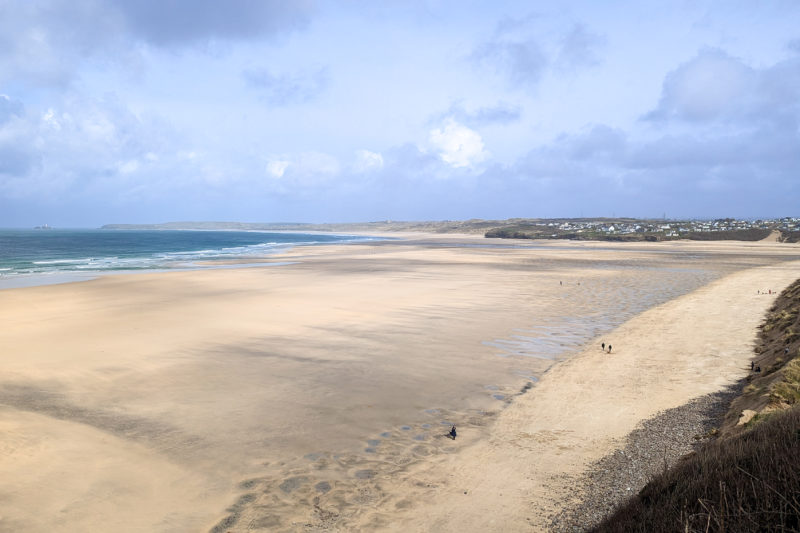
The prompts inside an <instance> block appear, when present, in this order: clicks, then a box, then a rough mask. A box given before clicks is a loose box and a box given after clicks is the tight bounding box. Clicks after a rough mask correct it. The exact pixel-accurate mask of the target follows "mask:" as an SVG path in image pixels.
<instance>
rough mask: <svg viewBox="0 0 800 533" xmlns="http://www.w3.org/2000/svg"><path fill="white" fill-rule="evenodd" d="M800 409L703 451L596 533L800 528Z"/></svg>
mask: <svg viewBox="0 0 800 533" xmlns="http://www.w3.org/2000/svg"><path fill="white" fill-rule="evenodd" d="M798 428H800V408H798V407H795V408H792V409H789V410H786V411H782V412H779V413H778V412H776V413H774V414H773V415H772V416H769V417H768V418H766V420H764V421H763V422H761V423H759V424H755V425H754V427H753V428H752V429H751V430H750V431H747V432H744V433H742V434H740V435H736V436H734V437H731V438H728V439H719V440H716V441H713V442H710V443H708V444H706V445H705V446H703V447H701V448H700V449H699V450H698V451H697V452H696V453H695V454H692V455H691V456H689V457H688V458H687V459H685V460H684V461H682V462H681V463H680V464H679V465H678V466H677V467H675V468H673V469H672V470H670V471H669V472H668V473H667V474H663V475H659V476H657V477H656V478H655V479H653V480H652V481H651V482H650V483H648V484H647V486H645V488H644V489H643V490H642V491H641V492H640V493H639V494H638V495H637V496H634V497H633V498H632V499H631V500H629V502H628V503H627V504H626V505H624V506H623V507H622V508H620V509H619V510H617V512H616V513H615V514H614V515H613V516H612V517H611V518H609V519H608V520H606V521H604V522H603V523H601V524H600V525H599V526H597V527H596V528H594V529H593V530H592V531H595V532H598V533H600V532H602V533H611V532H631V531H642V532H661V531H664V532H674V531H691V532H694V531H703V532H705V531H736V532H760V531H798V530H800V465H798V461H797V458H798V456H800V429H798Z"/></svg>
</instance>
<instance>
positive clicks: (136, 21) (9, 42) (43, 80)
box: [0, 0, 314, 87]
mask: <svg viewBox="0 0 800 533" xmlns="http://www.w3.org/2000/svg"><path fill="white" fill-rule="evenodd" d="M313 11H314V4H313V2H312V1H310V0H306V1H303V0H301V1H291V2H285V1H281V0H229V1H226V2H221V1H216V0H131V1H129V0H107V1H103V0H69V1H68V0H37V1H35V2H9V1H0V82H3V81H5V80H10V79H15V80H17V81H19V80H22V81H25V82H26V83H32V84H35V85H40V86H50V87H53V86H55V87H58V86H66V85H69V83H70V82H71V81H72V79H73V77H74V71H75V70H76V69H77V65H78V64H79V63H80V62H81V61H82V60H84V59H85V58H87V57H103V58H111V59H112V60H113V61H126V60H127V59H130V57H131V56H132V55H133V56H135V55H136V53H137V52H136V51H135V46H131V42H132V41H133V42H134V43H136V42H139V43H145V44H149V45H152V46H158V47H185V46H195V45H199V46H202V45H206V44H209V43H211V42H213V41H215V40H244V39H269V38H273V37H276V36H278V35H281V34H285V33H287V32H291V31H294V30H297V29H300V28H303V27H304V26H305V25H306V24H307V23H308V21H309V19H310V17H311V16H312V14H313Z"/></svg>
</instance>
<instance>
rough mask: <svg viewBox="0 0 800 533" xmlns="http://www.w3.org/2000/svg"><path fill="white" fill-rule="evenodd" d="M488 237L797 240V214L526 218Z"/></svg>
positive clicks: (799, 221)
mask: <svg viewBox="0 0 800 533" xmlns="http://www.w3.org/2000/svg"><path fill="white" fill-rule="evenodd" d="M486 236H487V237H505V238H527V239H578V240H597V239H599V240H620V241H624V240H636V241H638V240H642V241H664V240H673V239H692V240H744V241H756V240H762V239H766V238H769V237H770V236H774V237H775V240H776V241H781V242H797V240H798V236H800V217H784V218H780V219H750V220H748V219H735V218H720V219H715V220H667V219H662V220H658V219H655V220H654V219H646V220H642V219H628V218H620V219H553V220H539V221H525V222H521V223H516V224H511V225H506V226H503V227H498V228H495V229H492V230H488V231H487V232H486Z"/></svg>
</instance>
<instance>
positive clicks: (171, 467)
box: [0, 235, 792, 531]
mask: <svg viewBox="0 0 800 533" xmlns="http://www.w3.org/2000/svg"><path fill="white" fill-rule="evenodd" d="M431 239H433V240H432V241H425V240H420V241H417V242H408V241H405V242H403V243H398V242H394V243H385V242H381V243H376V242H373V243H369V244H363V245H356V246H347V247H343V246H338V245H334V246H327V247H325V246H322V247H297V248H294V249H292V250H291V251H290V252H288V253H286V254H283V255H281V256H280V259H281V260H286V261H289V262H292V263H293V264H292V265H291V266H290V267H286V268H276V269H273V268H258V267H256V268H232V269H227V270H199V271H188V272H167V273H158V274H143V275H141V276H108V277H103V278H102V279H97V280H94V281H92V282H89V283H80V284H65V285H54V286H43V287H33V288H29V289H20V290H10V291H0V299H2V302H3V305H2V306H0V314H2V315H3V316H2V319H3V320H4V322H5V323H6V324H8V326H9V327H8V328H6V330H5V331H3V332H1V333H0V343H1V344H2V345H3V346H4V347H5V349H6V351H7V352H8V353H12V354H14V355H15V357H11V358H9V360H8V361H7V363H6V366H5V369H4V373H3V374H2V376H1V377H2V379H0V429H3V430H4V433H2V434H0V435H2V437H0V473H2V475H4V477H6V478H7V479H15V480H17V481H16V483H15V484H14V486H13V492H8V489H7V490H6V492H4V493H2V494H0V496H5V497H6V498H11V499H10V500H9V501H13V502H14V504H15V505H14V508H11V509H7V508H0V516H2V518H0V525H2V526H4V527H6V526H8V527H9V528H10V527H12V525H16V526H19V528H20V529H26V530H32V531H46V530H50V529H52V526H53V524H52V523H50V524H48V523H47V522H46V520H47V516H65V517H66V518H65V520H67V522H66V523H69V524H71V525H72V527H73V529H75V528H84V529H86V528H91V526H92V525H97V523H98V522H97V521H98V520H100V521H105V522H103V523H106V524H111V523H113V524H115V525H117V526H119V527H121V528H122V529H135V528H137V527H138V528H140V529H141V528H145V529H156V530H164V529H169V528H166V527H165V526H164V525H163V523H162V522H152V520H164V519H165V518H164V517H166V516H171V517H172V518H171V519H170V520H172V521H173V523H174V524H178V523H180V524H183V525H186V524H192V526H191V527H193V528H195V529H203V528H213V527H215V524H216V525H218V526H220V527H223V526H224V527H225V528H228V529H232V530H237V529H241V528H244V527H251V526H253V527H255V525H258V524H260V526H259V527H262V528H266V529H271V530H291V529H292V528H295V527H300V526H302V525H303V524H311V526H309V527H313V528H317V529H323V530H324V529H325V528H329V529H330V528H353V527H354V528H359V527H360V528H363V529H392V528H393V527H395V524H397V527H398V528H399V527H400V526H402V525H404V524H406V521H407V520H409V517H408V512H409V510H411V512H415V511H416V510H417V509H419V508H424V507H425V505H426V503H425V502H427V501H428V500H431V501H433V500H434V499H435V497H436V496H437V492H441V491H446V490H447V487H448V486H450V487H451V488H452V485H448V483H447V481H448V480H446V479H445V480H442V479H438V478H436V476H435V475H433V474H435V472H434V473H431V472H429V471H426V469H429V468H436V467H439V466H442V464H443V462H444V463H447V461H460V460H467V462H468V463H469V464H471V465H473V466H474V465H480V464H481V463H482V462H483V458H479V459H477V460H475V458H474V457H472V456H471V454H472V453H473V452H471V451H470V450H474V449H478V448H481V447H485V446H486V445H491V444H492V443H493V442H496V436H495V432H496V430H497V428H498V427H500V426H498V424H497V423H496V422H495V421H497V420H506V419H507V418H508V417H509V416H510V415H509V413H510V412H513V411H516V410H518V409H519V407H517V406H518V405H520V404H524V403H526V402H527V401H528V400H527V398H529V397H531V396H532V395H534V394H536V393H537V389H540V387H542V385H543V384H545V383H547V382H548V381H550V380H551V379H553V376H554V375H557V374H559V373H560V372H562V371H561V370H559V369H561V368H562V367H564V366H565V365H569V364H570V363H571V361H572V360H573V359H572V358H571V357H570V356H569V355H568V354H569V353H571V352H572V351H573V350H577V351H582V350H578V347H579V346H584V347H586V346H585V341H582V340H580V338H578V340H569V333H570V330H574V329H576V328H578V329H584V328H587V327H591V325H592V324H596V323H601V322H603V321H606V322H608V321H609V320H610V321H611V322H608V323H612V324H613V323H615V322H614V321H620V320H623V319H624V318H626V317H628V316H631V317H633V318H632V320H636V317H638V316H641V315H642V314H646V313H648V312H649V311H645V312H644V313H639V311H638V310H637V309H638V308H637V305H638V306H641V305H644V306H645V307H644V308H645V309H646V308H648V307H651V306H652V305H654V304H655V303H657V302H658V301H659V300H658V299H659V298H661V299H666V300H667V303H666V304H661V305H660V306H659V307H663V306H664V305H669V303H670V302H672V301H674V299H673V298H674V296H670V294H674V295H675V296H677V295H680V294H683V293H682V292H681V291H682V290H690V289H691V288H692V287H695V288H696V287H700V289H697V290H694V291H692V292H689V293H688V294H685V295H684V296H680V298H690V299H691V298H694V296H696V294H695V293H697V291H698V290H699V291H702V290H703V288H705V287H706V286H707V284H708V280H713V279H717V278H719V279H726V277H725V276H723V274H725V273H726V272H729V271H731V272H737V271H738V272H741V271H743V269H744V271H746V270H747V269H748V267H750V266H757V265H758V264H761V263H764V264H773V265H775V264H778V262H779V260H780V259H781V258H782V257H790V256H792V254H791V253H790V252H789V251H783V250H782V249H781V248H779V247H770V246H764V247H762V248H760V249H759V250H760V251H761V253H762V255H761V256H757V257H756V256H752V255H751V254H750V252H749V251H747V250H746V249H744V248H742V247H738V246H724V245H723V246H714V247H711V249H712V251H710V252H709V251H708V250H706V251H705V252H703V253H701V254H700V255H697V253H696V251H698V250H700V251H702V248H700V247H694V248H691V247H690V248H689V249H688V250H687V249H686V248H685V247H677V246H672V247H670V246H667V247H655V248H648V247H641V246H637V247H636V248H632V247H629V246H617V247H610V249H606V247H603V249H599V248H598V247H588V248H587V247H584V246H562V247H548V248H534V247H522V248H506V247H496V248H484V247H480V248H476V247H470V246H466V245H463V244H458V243H455V242H454V241H453V240H449V239H442V238H440V236H438V235H437V236H434V237H431ZM456 240H457V239H456ZM442 241H446V245H445V246H437V245H436V243H441V242H442ZM471 242H474V241H471ZM480 242H484V240H483V239H480ZM451 244H452V245H451ZM662 251H671V252H674V253H669V254H663V253H661V252H662ZM703 269H710V270H709V272H711V271H712V270H713V272H715V273H713V274H712V273H708V274H703ZM721 276H722V277H721ZM719 279H717V281H719ZM562 281H563V283H564V284H563V285H562V283H561V282H562ZM717 281H712V283H717ZM681 287H683V288H684V289H681ZM773 288H775V287H773ZM663 291H673V293H669V292H664V293H663V294H662V292H663ZM693 295H694V296H693ZM654 298H655V299H654ZM648 302H650V303H648ZM654 302H655V303H654ZM574 317H579V318H580V317H582V318H580V320H579V321H578V322H575V321H574V320H573V318H574ZM537 327H538V328H540V329H538V330H537V329H536V328H537ZM526 328H527V329H526ZM548 328H550V329H549V331H553V332H558V335H556V337H554V338H553V339H549V337H547V335H546V332H547V331H548ZM517 330H524V331H517ZM515 335H520V336H522V337H532V338H534V339H540V340H536V342H533V341H531V340H526V339H525V338H523V339H521V341H522V342H523V343H528V344H525V345H523V347H522V350H523V351H526V354H527V355H519V354H511V355H508V356H507V357H498V356H497V349H496V348H493V347H491V346H486V345H485V342H486V341H487V340H492V339H494V340H496V339H498V338H506V339H511V338H513V337H514V336H515ZM541 339H545V340H547V342H550V343H551V344H552V345H553V346H555V347H558V346H560V344H564V343H565V346H567V352H565V354H564V355H561V356H556V357H542V358H538V359H537V358H536V357H531V355H535V354H537V353H538V354H540V355H542V350H543V349H544V348H543V346H545V345H543V344H541V342H543V341H541ZM517 340H520V339H517ZM570 343H572V344H570ZM576 343H577V344H576ZM615 345H616V342H615ZM621 347H622V345H620V348H621ZM587 349H588V348H587ZM598 350H599V347H598ZM583 351H585V350H583ZM545 355H546V354H545ZM615 355H616V352H615ZM564 358H566V360H565V361H562V359H564ZM530 376H543V377H542V379H541V381H539V382H538V384H537V385H535V386H533V387H532V388H530V390H528V391H527V392H526V393H525V394H522V395H519V394H518V392H519V391H520V389H523V388H525V387H527V386H526V385H525V384H526V383H528V384H530V383H531V380H530ZM556 379H558V378H556ZM545 386H546V385H545ZM512 396H513V401H509V398H511V397H512ZM298 421H302V422H301V423H299V424H298ZM445 423H446V424H445ZM450 423H457V424H458V427H459V437H458V440H457V441H451V440H450V439H446V438H444V437H443V434H444V433H445V432H446V431H445V430H446V429H448V428H449V424H450ZM515 423H516V422H515ZM445 426H446V427H445ZM56 437H57V438H56ZM547 442H550V441H547ZM33 443H39V444H38V445H36V446H34V445H33ZM465 454H466V455H465ZM100 457H105V458H106V459H105V460H104V461H105V466H103V465H104V461H99V458H100ZM471 457H472V459H470V458H471ZM64 461H68V462H67V463H65V462H64ZM98 461H99V462H98ZM126 464H131V465H135V466H136V468H135V469H131V468H128V467H124V466H123V465H126ZM517 466H518V465H517ZM449 468H450V467H448V470H449ZM453 468H456V467H453ZM76 469H77V470H76ZM464 469H465V467H464V465H460V466H458V467H457V468H456V470H454V472H457V471H460V470H464ZM72 470H75V471H74V472H72V474H70V472H71V471H72ZM31 472H35V473H36V474H35V476H34V475H32V474H31ZM79 472H81V473H79ZM430 475H433V477H431V479H430V482H427V481H424V480H426V479H427V476H430ZM40 481H41V482H44V483H40ZM419 483H423V485H426V486H425V487H423V486H420V485H419ZM427 485H430V487H428V486H427ZM100 487H105V489H102V490H103V491H104V492H97V490H100V489H99V488H100ZM199 489H202V492H198V490H199ZM396 489H398V490H399V492H398V490H396ZM0 492H2V491H0ZM123 494H124V498H123V499H124V501H125V502H126V503H125V504H124V506H125V507H124V508H125V509H129V511H126V512H122V510H120V509H117V510H116V511H115V514H112V515H109V514H108V509H109V507H108V506H109V505H111V503H108V502H115V501H117V499H118V498H121V497H123ZM153 498H155V499H153ZM70 502H73V503H74V502H80V506H81V508H82V509H86V510H87V511H86V512H85V514H82V513H78V512H77V511H76V510H75V508H74V507H73V506H72V504H70ZM132 502H133V503H135V505H133V503H132ZM117 505H122V503H119V504H117ZM37 508H40V509H46V510H49V511H48V512H45V513H41V512H39V513H38V514H37V513H33V511H32V509H37ZM112 508H115V507H112ZM226 508H230V509H232V511H229V512H228V513H226V512H225V511H224V510H225V509H226ZM26 509H30V510H31V511H29V512H26V511H25V510H26ZM65 509H67V510H70V511H69V512H68V514H66V515H64V514H63V513H64V512H66V511H65ZM136 509H148V510H149V511H148V512H147V513H137V512H136ZM521 511H524V508H522V509H517V511H516V512H521ZM59 513H62V514H61V515H59ZM160 513H166V514H160ZM159 517H161V518H159ZM430 518H431V521H430V523H428V522H425V523H424V526H423V528H429V527H433V526H432V524H434V523H436V519H435V518H434V517H430ZM37 521H42V522H41V524H40V523H39V522H37ZM158 524H161V525H158ZM303 527H305V526H303ZM411 529H414V528H413V527H412V528H411ZM490 529H491V528H490ZM445 530H446V529H445Z"/></svg>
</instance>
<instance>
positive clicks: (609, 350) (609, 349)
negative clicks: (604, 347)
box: [608, 344, 611, 353]
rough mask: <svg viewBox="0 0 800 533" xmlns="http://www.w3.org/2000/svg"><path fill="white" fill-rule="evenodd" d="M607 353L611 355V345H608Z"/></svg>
mask: <svg viewBox="0 0 800 533" xmlns="http://www.w3.org/2000/svg"><path fill="white" fill-rule="evenodd" d="M608 353H611V345H610V344H609V345H608Z"/></svg>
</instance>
